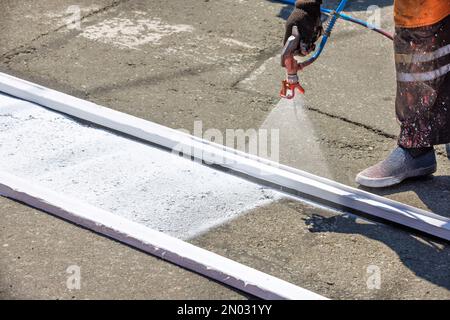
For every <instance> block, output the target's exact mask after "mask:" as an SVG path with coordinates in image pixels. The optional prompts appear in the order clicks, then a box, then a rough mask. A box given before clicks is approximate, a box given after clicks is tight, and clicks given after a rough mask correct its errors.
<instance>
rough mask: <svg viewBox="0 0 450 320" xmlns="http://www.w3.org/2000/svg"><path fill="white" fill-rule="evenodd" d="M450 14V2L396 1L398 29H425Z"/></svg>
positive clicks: (395, 14)
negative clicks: (424, 27)
mask: <svg viewBox="0 0 450 320" xmlns="http://www.w3.org/2000/svg"><path fill="white" fill-rule="evenodd" d="M449 14H450V0H394V19H395V24H396V26H397V27H403V28H415V27H423V26H428V25H431V24H434V23H436V22H438V21H441V20H442V19H444V18H445V17H446V16H448V15H449Z"/></svg>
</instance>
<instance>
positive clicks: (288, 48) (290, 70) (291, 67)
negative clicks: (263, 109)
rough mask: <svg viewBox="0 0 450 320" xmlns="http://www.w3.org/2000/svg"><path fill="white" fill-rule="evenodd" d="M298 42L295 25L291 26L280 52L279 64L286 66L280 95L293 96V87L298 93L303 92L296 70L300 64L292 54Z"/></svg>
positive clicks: (289, 97)
mask: <svg viewBox="0 0 450 320" xmlns="http://www.w3.org/2000/svg"><path fill="white" fill-rule="evenodd" d="M299 43H300V36H299V33H298V29H297V27H296V26H294V27H292V33H291V36H290V37H289V38H288V39H287V41H286V43H285V45H284V47H283V51H282V52H281V66H282V67H284V68H286V73H287V77H286V79H285V80H283V81H282V82H281V90H280V96H281V97H282V98H286V99H292V98H294V96H295V89H297V90H298V91H299V92H300V93H302V94H303V93H305V89H303V87H302V86H301V85H300V83H299V82H298V75H297V73H298V71H300V70H301V69H302V66H301V65H300V64H299V63H298V62H297V60H295V58H294V56H295V55H296V53H297V49H298V47H299Z"/></svg>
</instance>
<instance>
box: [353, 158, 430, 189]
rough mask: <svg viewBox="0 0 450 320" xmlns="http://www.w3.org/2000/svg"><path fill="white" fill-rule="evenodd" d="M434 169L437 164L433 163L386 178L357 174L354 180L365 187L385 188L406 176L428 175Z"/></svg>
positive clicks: (397, 182)
mask: <svg viewBox="0 0 450 320" xmlns="http://www.w3.org/2000/svg"><path fill="white" fill-rule="evenodd" d="M436 169H437V165H436V164H434V165H433V166H431V167H426V168H420V169H416V170H413V171H410V172H408V173H405V174H403V175H401V176H393V177H386V178H369V177H365V176H362V175H360V174H358V175H357V176H356V182H357V183H359V184H360V185H362V186H365V187H370V188H385V187H390V186H393V185H396V184H399V183H400V182H402V181H403V180H405V179H407V178H414V177H422V176H428V175H430V174H433V173H435V172H436Z"/></svg>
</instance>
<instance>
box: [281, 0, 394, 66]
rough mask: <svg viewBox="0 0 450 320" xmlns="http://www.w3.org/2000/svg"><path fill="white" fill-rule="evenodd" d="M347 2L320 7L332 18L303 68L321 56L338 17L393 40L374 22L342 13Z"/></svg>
mask: <svg viewBox="0 0 450 320" xmlns="http://www.w3.org/2000/svg"><path fill="white" fill-rule="evenodd" d="M278 1H279V2H282V3H286V4H291V5H294V4H295V0H278ZM346 4H347V0H341V2H340V3H339V5H338V7H337V8H336V9H335V10H331V9H326V8H320V11H321V12H322V13H325V14H328V15H330V16H331V20H330V21H329V22H328V26H327V28H326V29H325V33H324V35H323V36H322V41H321V42H320V44H319V47H318V49H317V50H316V51H315V52H314V54H313V55H312V56H311V57H310V58H309V59H307V60H305V61H303V62H301V63H300V65H301V66H302V68H303V67H306V66H308V65H310V64H311V63H313V62H314V61H315V60H316V59H317V58H318V57H319V56H320V54H321V53H322V51H323V49H324V47H325V44H326V43H327V41H328V39H329V37H330V34H331V31H332V30H333V28H334V25H335V24H336V21H337V19H338V18H341V19H343V20H346V21H350V22H353V23H356V24H359V25H361V26H363V27H366V28H368V29H371V30H373V31H375V32H378V33H380V34H382V35H384V36H385V37H387V38H389V39H391V40H392V39H393V37H392V35H390V34H389V33H387V32H386V31H383V30H381V29H379V28H377V27H375V26H374V25H372V24H370V23H368V22H366V21H363V20H360V19H356V18H353V17H351V16H349V15H346V14H344V13H342V10H344V7H345V5H346Z"/></svg>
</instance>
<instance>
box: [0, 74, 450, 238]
mask: <svg viewBox="0 0 450 320" xmlns="http://www.w3.org/2000/svg"><path fill="white" fill-rule="evenodd" d="M0 91H1V92H5V93H7V94H10V95H13V96H16V97H19V98H22V99H25V100H28V101H32V102H35V103H38V104H40V105H43V106H46V107H48V108H50V109H53V110H57V111H60V112H63V113H66V114H69V115H72V116H74V117H78V118H80V119H84V120H86V121H90V122H93V123H96V124H99V125H101V126H104V127H107V128H111V129H114V130H117V131H120V132H123V133H126V134H129V135H131V136H135V137H137V138H140V139H143V140H146V141H150V142H152V143H155V144H157V145H160V146H164V147H166V148H169V149H172V150H173V149H177V150H180V149H181V150H183V151H184V153H185V154H189V155H192V156H193V157H194V158H196V159H201V160H203V161H205V162H207V163H210V164H215V165H219V166H222V167H224V168H229V169H231V170H233V171H235V172H240V173H243V174H245V175H247V176H251V177H254V178H257V179H261V180H263V181H266V182H269V183H273V184H276V185H278V186H281V187H284V188H290V189H293V190H295V191H297V192H301V193H304V194H308V195H310V196H313V197H316V198H319V199H324V200H326V201H329V202H331V203H334V204H336V205H341V206H344V207H346V208H351V209H355V210H357V211H361V212H364V213H367V214H369V215H373V216H375V217H379V218H382V219H386V220H388V221H392V222H395V223H398V224H401V225H404V226H407V227H410V228H412V229H416V230H419V231H421V232H424V233H428V234H430V235H433V236H436V237H439V238H442V239H445V240H450V219H449V218H446V217H442V216H439V215H436V214H433V213H431V212H428V211H425V210H421V209H418V208H415V207H411V206H408V205H406V204H403V203H399V202H396V201H393V200H389V199H387V198H384V197H380V196H377V195H374V194H371V193H369V192H365V191H362V190H358V189H355V188H351V187H348V186H346V185H343V184H340V183H337V182H335V181H332V180H328V179H325V178H321V177H318V176H315V175H313V174H309V173H307V172H304V171H301V170H297V169H294V168H290V167H287V166H283V165H280V164H278V163H274V162H271V161H269V160H266V159H262V158H259V157H256V156H253V155H249V154H245V153H243V152H240V151H236V150H233V149H230V148H226V147H224V146H221V145H217V144H214V143H212V142H209V141H205V140H202V139H199V138H196V137H194V136H190V135H188V134H185V133H182V132H179V131H177V130H174V129H170V128H167V127H164V126H161V125H158V124H156V123H153V122H150V121H146V120H143V119H140V118H137V117H133V116H131V115H128V114H124V113H121V112H118V111H115V110H112V109H108V108H105V107H101V106H99V105H96V104H94V103H91V102H88V101H85V100H82V99H78V98H75V97H72V96H69V95H67V94H64V93H62V92H58V91H55V90H52V89H48V88H45V87H42V86H40V85H37V84H34V83H31V82H28V81H25V80H21V79H19V78H15V77H12V76H10V75H7V74H4V73H0Z"/></svg>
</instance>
